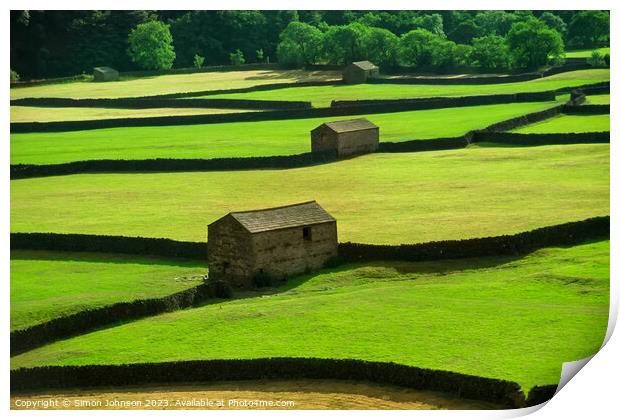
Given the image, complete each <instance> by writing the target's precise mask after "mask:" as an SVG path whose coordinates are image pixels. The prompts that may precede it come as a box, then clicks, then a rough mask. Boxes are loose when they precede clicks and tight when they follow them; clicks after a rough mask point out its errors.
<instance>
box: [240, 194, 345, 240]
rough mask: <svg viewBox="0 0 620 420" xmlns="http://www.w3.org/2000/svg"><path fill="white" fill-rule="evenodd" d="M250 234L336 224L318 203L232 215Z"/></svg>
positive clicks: (310, 202) (311, 202) (309, 202)
mask: <svg viewBox="0 0 620 420" xmlns="http://www.w3.org/2000/svg"><path fill="white" fill-rule="evenodd" d="M230 216H232V217H233V218H234V219H235V220H237V221H238V222H239V223H240V224H241V225H242V226H243V227H245V228H246V229H247V230H248V231H250V233H258V232H266V231H270V230H277V229H285V228H291V227H297V226H306V225H315V224H319V223H326V222H335V221H336V219H334V218H333V217H332V216H331V215H330V214H329V213H327V212H326V211H325V210H324V209H323V207H321V206H319V204H318V203H317V202H316V201H308V202H305V203H298V204H291V205H288V206H282V207H273V208H269V209H261V210H251V211H242V212H232V213H230Z"/></svg>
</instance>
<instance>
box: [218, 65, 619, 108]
mask: <svg viewBox="0 0 620 420" xmlns="http://www.w3.org/2000/svg"><path fill="white" fill-rule="evenodd" d="M606 80H609V69H592V70H577V71H572V72H566V73H559V74H555V75H553V76H549V77H544V78H541V79H535V80H531V81H527V82H515V83H501V84H489V85H474V84H472V85H379V84H360V85H350V86H346V85H342V86H308V87H296V88H284V89H273V90H266V91H259V92H248V93H235V94H219V95H212V96H208V97H209V98H240V99H241V98H243V99H263V100H289V101H310V102H312V104H313V105H314V106H315V107H319V106H329V104H330V103H331V101H332V100H334V99H340V100H355V99H400V98H425V97H433V96H470V95H495V94H500V93H519V92H541V91H546V90H555V89H560V88H565V87H574V86H581V85H585V84H590V83H597V82H601V81H606Z"/></svg>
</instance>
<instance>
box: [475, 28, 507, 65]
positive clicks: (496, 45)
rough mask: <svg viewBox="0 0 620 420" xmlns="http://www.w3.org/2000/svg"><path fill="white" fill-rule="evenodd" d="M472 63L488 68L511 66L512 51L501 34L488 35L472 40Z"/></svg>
mask: <svg viewBox="0 0 620 420" xmlns="http://www.w3.org/2000/svg"><path fill="white" fill-rule="evenodd" d="M470 58H471V60H472V64H474V65H475V66H478V67H481V68H483V69H488V70H496V69H507V68H509V67H510V52H509V51H508V44H507V43H506V39H504V37H501V36H499V35H487V36H483V37H480V38H474V39H473V41H472V51H471V56H470Z"/></svg>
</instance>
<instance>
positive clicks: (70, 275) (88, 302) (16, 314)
mask: <svg viewBox="0 0 620 420" xmlns="http://www.w3.org/2000/svg"><path fill="white" fill-rule="evenodd" d="M205 265H206V264H205V262H200V261H199V262H196V261H183V260H166V259H155V258H150V257H137V256H131V257H129V256H122V255H115V254H95V253H70V252H62V253H61V252H42V251H12V252H11V330H16V329H22V328H26V327H29V326H32V325H35V324H39V323H41V322H45V321H49V320H51V319H53V318H57V317H60V316H63V315H69V314H73V313H76V312H79V311H82V310H84V309H90V308H96V307H101V306H105V305H110V304H112V303H117V302H129V301H132V300H136V299H147V298H155V297H162V296H166V295H170V294H172V293H176V292H179V291H181V290H184V289H189V288H190V287H193V286H196V285H198V284H200V283H201V282H202V281H201V280H200V279H190V278H189V277H191V276H195V275H201V274H202V275H204V274H205V273H206V271H207V270H206V268H205ZM182 277H186V278H182Z"/></svg>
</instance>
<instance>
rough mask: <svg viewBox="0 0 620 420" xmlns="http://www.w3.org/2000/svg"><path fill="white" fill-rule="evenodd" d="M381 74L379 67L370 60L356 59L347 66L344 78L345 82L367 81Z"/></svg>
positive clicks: (343, 73)
mask: <svg viewBox="0 0 620 420" xmlns="http://www.w3.org/2000/svg"><path fill="white" fill-rule="evenodd" d="M378 76H379V67H377V66H375V65H374V64H372V63H371V62H370V61H356V62H353V63H351V64H349V65H348V66H347V67H345V69H344V71H343V72H342V80H344V82H345V83H350V84H355V83H366V81H367V80H368V79H372V78H374V77H378Z"/></svg>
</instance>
